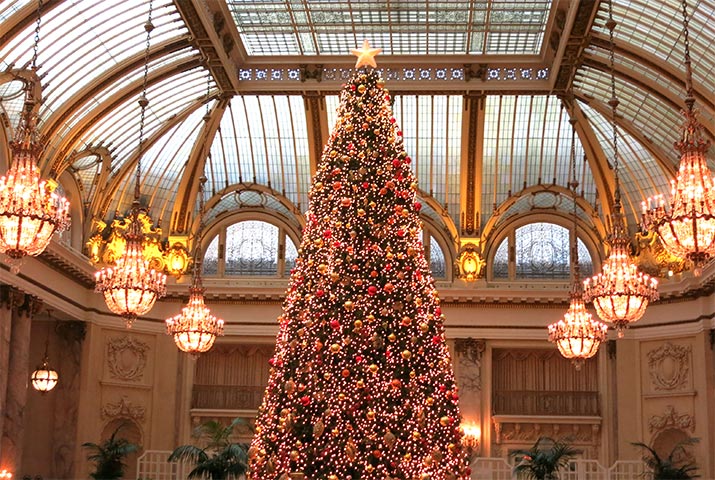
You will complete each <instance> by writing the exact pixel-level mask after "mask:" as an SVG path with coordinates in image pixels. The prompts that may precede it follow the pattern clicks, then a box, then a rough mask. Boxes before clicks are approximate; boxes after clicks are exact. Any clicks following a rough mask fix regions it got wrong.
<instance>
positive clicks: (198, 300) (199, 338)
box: [166, 177, 223, 355]
mask: <svg viewBox="0 0 715 480" xmlns="http://www.w3.org/2000/svg"><path fill="white" fill-rule="evenodd" d="M199 181H200V186H199V204H200V207H199V228H198V230H197V232H196V238H195V240H194V243H195V245H194V271H193V279H192V282H191V287H190V288H189V303H188V305H186V306H185V307H184V308H182V309H181V313H180V314H179V315H176V316H174V317H171V318H168V319H167V320H166V333H167V334H169V335H171V336H173V337H174V343H176V346H177V347H178V348H179V350H181V351H182V352H186V353H191V354H193V355H198V354H199V353H204V352H207V351H209V350H210V349H211V347H212V346H213V344H214V342H215V341H216V337H219V336H221V335H223V320H221V319H218V318H216V316H215V315H213V314H212V313H211V310H209V308H208V307H207V306H206V304H205V303H204V288H203V286H202V284H201V259H202V258H201V231H202V226H203V225H202V222H203V194H204V189H203V185H204V184H205V183H206V177H201V179H200V180H199Z"/></svg>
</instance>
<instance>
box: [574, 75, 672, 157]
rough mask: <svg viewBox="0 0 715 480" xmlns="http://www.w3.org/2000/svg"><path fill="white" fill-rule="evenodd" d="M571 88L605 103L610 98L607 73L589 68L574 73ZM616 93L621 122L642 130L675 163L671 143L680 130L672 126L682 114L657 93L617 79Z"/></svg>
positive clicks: (604, 106) (605, 106)
mask: <svg viewBox="0 0 715 480" xmlns="http://www.w3.org/2000/svg"><path fill="white" fill-rule="evenodd" d="M574 87H575V88H576V89H577V90H580V91H582V92H583V93H585V94H587V95H590V96H592V97H594V98H596V99H598V101H599V102H601V103H602V104H603V108H610V107H608V106H607V103H608V99H610V97H611V91H610V88H611V87H610V77H609V75H608V74H607V73H605V72H601V71H598V70H595V69H593V68H590V67H582V68H581V69H579V71H578V72H577V75H576V77H575V80H574ZM616 96H617V97H618V100H619V105H618V112H619V114H620V115H622V116H623V117H622V118H623V119H624V122H625V123H624V125H627V126H630V128H631V129H633V130H634V131H636V132H638V133H642V134H643V135H644V137H645V138H646V139H647V140H649V141H651V142H653V144H654V145H657V146H658V148H659V149H660V151H661V152H662V153H663V155H664V156H665V157H666V158H667V159H669V160H670V161H671V162H673V165H675V164H677V162H678V159H679V156H678V153H677V152H676V150H675V148H674V147H673V144H674V143H675V142H676V141H677V140H678V138H679V131H678V129H677V128H673V127H672V126H673V125H680V124H681V123H682V117H681V114H680V113H679V112H678V111H677V110H675V109H674V108H673V107H672V106H670V105H669V104H666V103H665V102H663V101H662V100H660V99H659V98H658V97H657V96H655V95H653V94H649V93H648V92H645V91H643V90H641V89H640V88H638V87H636V86H634V85H632V84H630V83H628V82H626V81H624V80H623V79H621V78H618V77H617V78H616Z"/></svg>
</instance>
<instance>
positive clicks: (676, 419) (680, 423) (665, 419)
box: [648, 405, 695, 433]
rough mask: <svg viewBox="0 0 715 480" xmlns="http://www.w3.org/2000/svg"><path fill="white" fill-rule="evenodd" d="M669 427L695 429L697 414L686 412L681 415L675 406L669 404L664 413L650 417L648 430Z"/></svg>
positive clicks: (654, 430)
mask: <svg viewBox="0 0 715 480" xmlns="http://www.w3.org/2000/svg"><path fill="white" fill-rule="evenodd" d="M667 428H678V429H680V430H690V431H691V432H693V431H695V416H694V415H688V414H687V413H684V414H683V415H679V414H678V413H677V412H676V411H675V407H674V406H672V405H668V406H667V407H665V414H664V415H653V416H652V417H650V418H649V419H648V430H649V431H650V433H653V432H656V431H661V430H665V429H667Z"/></svg>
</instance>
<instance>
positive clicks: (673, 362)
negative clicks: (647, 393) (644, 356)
mask: <svg viewBox="0 0 715 480" xmlns="http://www.w3.org/2000/svg"><path fill="white" fill-rule="evenodd" d="M691 358H692V347H691V346H689V345H687V346H683V345H676V344H673V343H670V342H666V343H665V344H664V345H662V346H661V347H659V348H656V349H654V350H651V351H649V352H648V373H649V374H650V380H651V385H652V387H653V388H654V389H655V390H659V391H677V390H683V389H685V388H687V386H688V379H689V378H690V363H691Z"/></svg>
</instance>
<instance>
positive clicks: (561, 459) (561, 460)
mask: <svg viewBox="0 0 715 480" xmlns="http://www.w3.org/2000/svg"><path fill="white" fill-rule="evenodd" d="M580 453H581V451H580V450H577V449H575V448H573V447H572V446H571V443H570V442H569V441H568V440H554V439H552V438H549V437H540V438H539V439H538V440H537V441H536V443H535V444H534V446H533V447H531V448H530V449H529V450H515V451H513V452H512V453H511V454H510V455H511V457H512V458H514V460H515V461H516V462H517V463H516V465H515V466H514V474H515V475H516V477H517V478H519V479H524V480H555V479H558V478H559V471H560V470H561V469H562V468H564V467H565V466H566V465H568V463H569V460H571V459H572V458H574V457H575V456H576V455H578V454H580Z"/></svg>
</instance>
